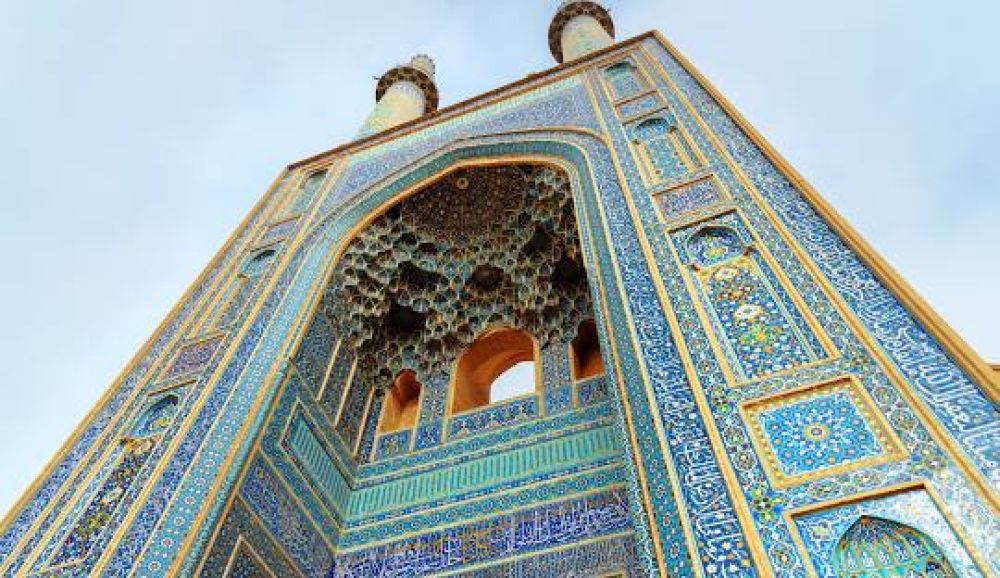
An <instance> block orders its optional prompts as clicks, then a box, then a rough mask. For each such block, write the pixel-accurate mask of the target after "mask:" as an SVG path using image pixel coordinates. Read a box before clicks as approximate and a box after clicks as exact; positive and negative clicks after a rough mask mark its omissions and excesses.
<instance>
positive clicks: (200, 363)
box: [164, 335, 222, 379]
mask: <svg viewBox="0 0 1000 578" xmlns="http://www.w3.org/2000/svg"><path fill="white" fill-rule="evenodd" d="M221 342H222V336H221V335H217V336H215V337H210V338H208V339H202V340H201V341H197V342H195V343H192V344H190V345H187V346H186V347H184V348H183V349H181V350H180V352H179V353H178V354H177V357H176V359H174V363H173V365H171V366H170V369H169V370H167V372H166V375H164V379H173V378H175V377H178V376H181V375H188V374H191V373H194V372H196V371H198V370H199V369H201V368H203V367H205V365H207V364H208V362H209V360H210V359H211V358H212V354H213V353H215V350H216V349H218V348H219V344H220V343H221Z"/></svg>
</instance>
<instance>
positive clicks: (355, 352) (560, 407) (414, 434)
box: [0, 0, 1000, 578]
mask: <svg viewBox="0 0 1000 578" xmlns="http://www.w3.org/2000/svg"><path fill="white" fill-rule="evenodd" d="M614 35H615V30H614V24H613V22H612V20H611V17H610V15H609V13H608V12H607V11H606V10H605V9H604V8H603V7H602V6H600V5H598V4H596V3H594V2H588V1H576V0H569V1H567V2H563V3H562V5H561V6H560V7H559V9H558V10H557V13H556V15H555V17H554V18H553V20H552V22H551V26H550V28H549V35H548V42H549V47H550V49H551V51H552V54H553V56H554V57H555V59H556V61H557V63H558V64H557V66H555V67H554V68H552V69H550V70H547V71H544V72H541V73H537V74H532V75H530V76H527V77H525V78H524V79H522V80H520V81H517V82H515V83H513V84H510V85H507V86H504V87H500V88H498V89H496V90H494V91H491V92H489V93H486V94H484V95H481V96H478V97H475V98H472V99H470V100H468V101H465V102H461V103H458V104H454V105H451V106H448V107H446V108H439V102H440V100H441V95H440V94H439V90H438V86H437V80H436V77H435V72H436V70H435V64H434V62H433V61H432V60H431V59H430V58H429V57H427V56H425V55H419V56H416V57H414V58H412V59H411V60H409V61H408V62H407V63H406V64H402V65H399V66H396V67H393V68H391V69H390V70H389V71H388V72H386V73H385V74H384V75H382V77H380V79H379V81H378V83H377V86H376V90H375V97H376V105H375V107H374V109H373V110H372V113H371V114H370V115H369V116H368V117H367V119H366V120H365V121H364V123H363V124H362V126H361V128H360V129H359V131H358V133H357V135H356V136H355V139H354V140H353V141H351V142H349V143H346V144H344V145H342V146H339V147H337V148H335V149H332V150H329V151H326V152H323V153H319V154H317V155H315V156H313V157H310V158H307V159H304V160H301V161H298V162H295V163H293V164H291V165H289V166H288V167H286V168H285V169H284V170H282V171H281V173H280V175H279V176H278V178H277V179H276V181H275V183H274V184H273V185H272V186H271V187H270V189H269V190H268V192H267V193H266V194H265V195H264V198H263V199H262V200H261V202H260V203H258V205H257V206H255V207H254V208H253V209H252V211H251V212H250V214H249V215H248V217H247V219H246V220H245V221H244V222H243V223H242V224H241V225H240V226H239V227H238V228H237V230H236V231H235V232H234V233H233V236H232V237H231V238H230V240H229V241H228V242H227V243H226V244H225V246H224V247H223V248H222V249H221V250H220V252H219V253H218V254H217V256H216V257H215V258H214V259H213V260H212V262H211V263H210V264H209V266H208V267H207V268H206V269H205V271H204V272H203V273H202V275H201V276H200V277H199V278H198V279H197V280H196V281H195V283H194V284H193V285H192V287H191V289H190V290H189V291H188V292H187V293H186V294H185V295H184V296H183V297H182V299H181V301H180V302H179V303H178V305H177V307H176V308H175V309H174V310H173V311H172V312H171V313H170V315H169V316H168V318H167V319H166V320H164V322H163V324H162V325H161V327H160V328H158V330H157V331H156V333H155V334H154V335H153V336H152V337H151V338H150V340H149V342H148V343H147V344H146V345H145V346H144V347H143V348H142V350H141V351H140V352H139V353H138V354H137V356H136V357H135V359H134V360H133V361H132V362H131V363H130V364H129V365H128V366H127V367H126V369H125V371H124V372H123V373H122V375H121V377H120V378H119V379H118V380H116V381H115V382H114V383H113V384H112V386H111V388H110V389H109V391H108V393H107V395H106V396H105V397H104V398H102V399H101V400H100V401H99V402H98V404H97V406H96V407H95V409H94V410H93V412H92V413H91V414H90V415H89V416H88V417H87V418H86V420H85V421H84V422H83V423H82V424H81V425H80V427H79V428H78V429H77V430H76V432H75V433H74V434H73V436H72V437H71V438H70V439H69V440H68V441H67V443H66V445H65V447H64V448H63V449H62V450H61V451H60V452H59V453H58V455H57V456H56V457H55V458H54V459H53V461H52V463H51V464H50V466H49V467H48V468H47V469H46V470H45V471H44V472H42V474H41V475H40V477H39V478H38V480H37V481H36V482H35V484H33V485H32V486H31V487H30V488H29V489H28V491H27V492H26V493H25V495H24V497H23V498H22V500H21V501H19V502H18V504H17V505H16V506H15V507H14V509H13V510H12V511H11V513H10V514H9V515H8V516H7V517H6V518H5V519H4V521H3V523H2V526H0V575H4V576H8V575H9V576H167V575H183V576H189V575H201V576H254V577H257V576H276V577H285V576H309V577H323V576H336V577H353V576H358V577H362V576H373V577H375V576H377V577H391V576H400V577H402V576H496V577H501V576H509V577H527V576H581V577H583V576H587V577H591V576H593V577H610V576H623V577H624V576H629V577H638V576H643V577H645V576H684V577H688V576H693V577H709V576H711V577H716V576H720V577H737V576H739V577H743V576H780V577H785V576H791V577H807V576H810V577H811V576H821V577H824V578H834V577H840V576H857V577H869V576H871V577H875V576H890V575H891V576H911V575H913V576H915V575H922V576H962V577H967V576H971V577H986V576H992V575H996V574H998V573H1000V555H998V552H997V548H996V536H997V535H1000V522H998V518H997V512H998V507H1000V497H998V493H997V489H998V485H1000V473H998V472H1000V441H998V440H1000V416H998V411H997V400H998V399H1000V394H998V387H997V378H996V375H995V374H994V373H993V371H992V370H991V369H990V367H989V366H987V365H986V364H985V363H983V361H982V360H981V359H980V358H979V357H978V356H977V355H976V354H975V353H974V352H973V351H971V350H970V349H969V348H968V347H966V346H965V345H964V344H963V343H962V341H961V340H960V338H959V337H958V336H956V335H955V334H954V333H953V332H951V331H950V330H949V329H948V328H947V326H946V325H945V324H944V323H943V322H942V321H941V320H940V319H939V318H938V317H937V316H936V315H935V314H934V313H933V311H931V310H930V309H929V308H928V307H927V305H926V304H925V303H924V302H923V301H921V300H920V298H919V297H917V296H916V295H915V294H914V292H913V291H912V290H911V289H910V288H909V287H908V286H907V285H906V283H905V282H904V281H903V280H901V279H900V278H899V277H898V276H896V275H895V274H894V273H893V272H892V270H891V269H890V268H889V267H888V265H887V264H886V263H885V262H884V261H883V260H882V259H881V258H880V257H879V256H878V255H877V254H875V253H874V251H873V250H872V249H871V248H870V247H869V246H868V245H867V244H866V243H865V242H864V241H863V240H861V239H860V237H859V236H858V235H857V234H856V233H855V232H854V231H853V230H852V229H851V228H850V226H849V225H848V224H846V222H845V221H844V220H843V219H842V218H841V217H839V216H838V215H837V214H836V213H835V212H834V211H833V210H832V209H831V208H830V207H829V206H828V205H827V204H826V203H825V202H824V201H823V199H822V197H820V196H819V194H818V193H817V192H816V191H815V190H813V189H812V188H811V187H810V186H809V185H808V183H806V182H805V180H804V179H803V178H802V177H801V176H800V175H798V174H797V173H796V172H795V171H794V169H792V168H791V167H790V166H789V165H788V164H787V163H786V162H785V161H784V160H783V159H782V158H781V157H780V155H778V153H777V152H775V151H774V149H773V148H772V147H771V146H770V145H768V144H767V142H766V141H764V139H763V138H762V137H761V136H760V135H759V134H758V133H757V132H756V131H755V130H754V129H753V128H752V127H751V126H750V125H749V124H748V123H747V122H746V121H745V120H744V119H743V118H742V117H741V116H740V115H739V114H738V113H737V112H736V111H735V109H734V108H733V107H732V106H731V105H730V104H729V103H728V102H727V101H726V100H725V99H724V98H723V97H722V95H720V94H719V93H718V91H716V90H715V89H714V88H713V87H712V86H711V85H710V84H709V83H708V81H707V80H705V79H704V77H702V76H701V75H700V73H698V71H697V70H696V69H695V68H694V67H693V66H692V65H691V64H690V63H689V62H687V60H685V59H684V58H683V57H682V56H681V55H680V54H679V53H678V52H677V51H676V50H675V49H674V48H673V47H672V46H671V45H670V44H669V43H668V42H667V41H666V40H665V39H664V38H662V37H661V36H659V35H658V34H656V33H655V32H650V33H646V34H642V35H640V36H637V37H634V38H631V39H629V40H625V41H622V42H617V43H616V42H615V40H614Z"/></svg>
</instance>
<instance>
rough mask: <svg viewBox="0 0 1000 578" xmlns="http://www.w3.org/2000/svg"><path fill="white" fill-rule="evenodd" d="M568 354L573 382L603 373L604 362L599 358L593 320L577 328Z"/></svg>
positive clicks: (595, 324) (595, 328)
mask: <svg viewBox="0 0 1000 578" xmlns="http://www.w3.org/2000/svg"><path fill="white" fill-rule="evenodd" d="M569 353H570V366H571V368H572V374H573V379H574V380H575V381H579V380H581V379H587V378H588V377H593V376H595V375H601V374H602V373H604V360H603V359H602V358H601V346H600V343H599V342H598V339H597V323H595V322H594V319H593V318H590V319H585V320H584V321H582V322H581V323H580V324H579V325H578V326H577V328H576V336H575V337H573V341H572V342H571V343H570V349H569Z"/></svg>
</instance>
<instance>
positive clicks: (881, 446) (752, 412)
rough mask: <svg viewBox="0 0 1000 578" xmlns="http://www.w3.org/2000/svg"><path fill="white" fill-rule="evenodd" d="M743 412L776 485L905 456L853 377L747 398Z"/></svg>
mask: <svg viewBox="0 0 1000 578" xmlns="http://www.w3.org/2000/svg"><path fill="white" fill-rule="evenodd" d="M741 411H742V412H743V414H744V416H745V418H746V421H747V424H748V426H749V428H750V431H751V434H752V437H753V442H754V445H755V446H756V448H757V452H758V453H759V454H760V455H761V457H762V459H763V461H764V464H765V466H766V468H767V471H768V474H769V475H770V476H771V479H772V481H773V482H774V484H775V485H776V486H779V487H781V486H790V485H794V484H797V483H801V482H804V481H807V480H810V479H816V478H821V477H824V476H828V475H834V474H838V473H841V472H845V471H849V470H853V469H855V468H859V467H862V466H870V465H874V464H879V463H884V462H888V461H894V460H898V459H901V458H902V457H904V456H905V455H906V452H905V451H904V450H903V448H902V446H901V445H900V443H899V440H898V439H897V438H896V436H895V434H894V433H893V431H892V429H891V428H890V427H889V426H888V424H887V423H886V422H885V419H884V418H883V417H882V414H881V413H880V412H879V410H878V409H877V408H876V407H875V404H874V402H873V401H872V400H871V398H870V397H869V396H868V394H867V393H866V392H865V391H864V390H863V389H862V388H861V385H860V384H859V383H858V382H857V381H856V380H854V379H852V378H847V377H844V378H838V379H836V380H834V381H829V382H824V383H820V384H815V385H810V386H807V387H805V388H800V389H796V390H792V391H786V392H782V393H779V394H777V395H773V396H770V397H766V398H762V399H757V400H751V401H749V402H745V403H744V404H743V405H742V406H741Z"/></svg>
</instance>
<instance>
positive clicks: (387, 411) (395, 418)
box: [378, 369, 423, 433]
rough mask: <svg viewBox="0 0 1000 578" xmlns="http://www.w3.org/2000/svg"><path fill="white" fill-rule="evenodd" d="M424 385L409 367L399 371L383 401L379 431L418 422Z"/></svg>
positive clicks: (392, 429)
mask: <svg viewBox="0 0 1000 578" xmlns="http://www.w3.org/2000/svg"><path fill="white" fill-rule="evenodd" d="M422 389H423V386H422V385H421V384H420V382H419V381H417V377H416V375H415V374H414V373H413V371H411V370H409V369H404V370H403V371H401V372H399V375H397V376H396V379H394V380H393V382H392V387H390V388H389V391H387V392H386V394H385V401H383V402H382V416H381V418H380V419H379V425H378V431H379V433H388V432H394V431H399V430H401V429H407V428H411V427H413V426H414V425H416V423H417V415H418V413H419V411H420V392H421V390H422Z"/></svg>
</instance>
